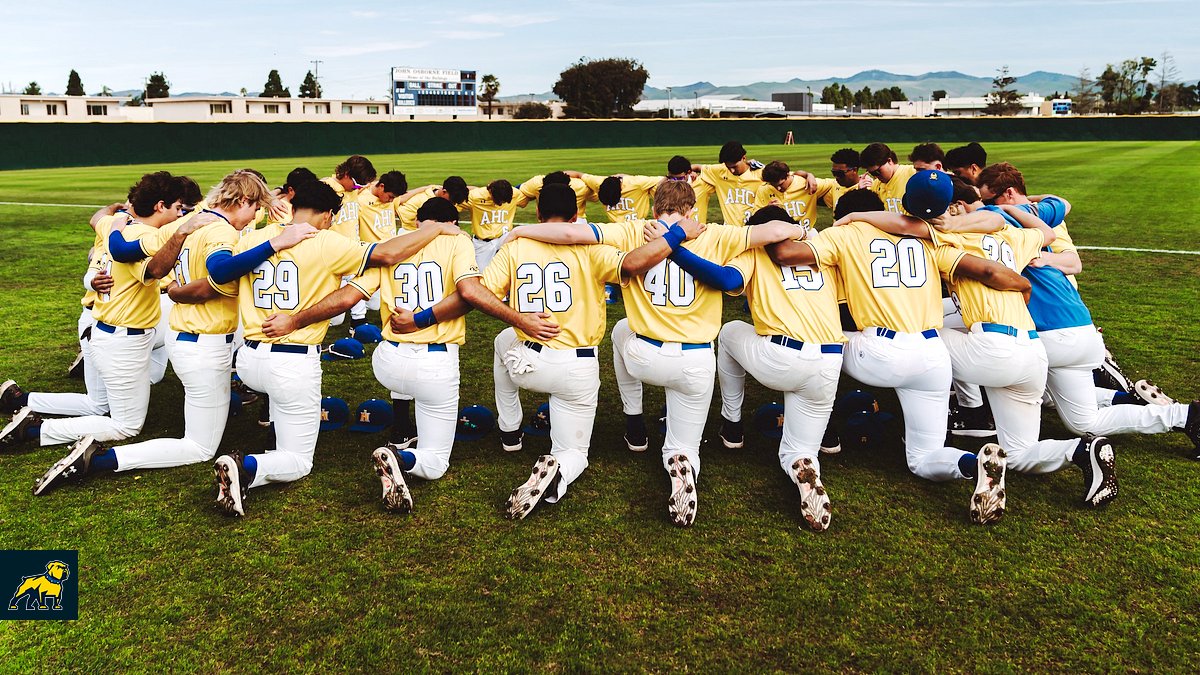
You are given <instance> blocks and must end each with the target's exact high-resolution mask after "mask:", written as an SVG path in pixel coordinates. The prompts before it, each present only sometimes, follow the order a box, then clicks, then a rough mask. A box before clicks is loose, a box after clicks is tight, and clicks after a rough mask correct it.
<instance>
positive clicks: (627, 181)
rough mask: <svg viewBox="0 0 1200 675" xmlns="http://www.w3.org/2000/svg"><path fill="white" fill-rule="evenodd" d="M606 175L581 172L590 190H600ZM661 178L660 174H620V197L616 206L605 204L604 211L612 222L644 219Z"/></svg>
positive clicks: (648, 212) (648, 214)
mask: <svg viewBox="0 0 1200 675" xmlns="http://www.w3.org/2000/svg"><path fill="white" fill-rule="evenodd" d="M605 178H608V176H593V175H592V174H590V173H585V174H583V178H582V180H583V182H584V183H586V184H587V186H588V189H589V190H591V191H592V192H599V191H600V184H601V183H603V182H604V179H605ZM662 180H663V178H662V176H621V199H620V201H618V202H617V205H616V206H605V207H604V211H605V213H607V214H608V219H609V220H610V221H612V222H614V223H615V222H619V221H622V220H645V219H646V218H648V217H649V216H650V206H651V202H652V201H653V199H654V191H655V190H656V189H658V184H659V183H661V182H662Z"/></svg>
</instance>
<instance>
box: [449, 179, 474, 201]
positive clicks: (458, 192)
mask: <svg viewBox="0 0 1200 675" xmlns="http://www.w3.org/2000/svg"><path fill="white" fill-rule="evenodd" d="M442 189H443V190H445V191H446V196H447V197H448V198H449V199H450V203H451V204H461V203H463V202H465V201H467V193H468V192H470V190H468V189H467V181H465V180H463V177H462V176H447V177H446V180H444V181H442Z"/></svg>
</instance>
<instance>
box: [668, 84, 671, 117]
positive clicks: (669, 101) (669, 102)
mask: <svg viewBox="0 0 1200 675" xmlns="http://www.w3.org/2000/svg"><path fill="white" fill-rule="evenodd" d="M671 115H672V112H671V88H670V87H667V119H671Z"/></svg>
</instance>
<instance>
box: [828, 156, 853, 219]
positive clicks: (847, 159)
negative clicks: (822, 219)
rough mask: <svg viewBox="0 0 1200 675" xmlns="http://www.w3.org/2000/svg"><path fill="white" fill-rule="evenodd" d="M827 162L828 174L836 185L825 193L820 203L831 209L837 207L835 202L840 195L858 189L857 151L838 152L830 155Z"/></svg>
mask: <svg viewBox="0 0 1200 675" xmlns="http://www.w3.org/2000/svg"><path fill="white" fill-rule="evenodd" d="M829 161H830V166H829V173H830V174H831V175H832V176H833V180H834V182H835V183H837V185H835V186H834V187H832V188H831V189H830V190H829V192H827V193H825V196H824V197H823V198H822V200H821V201H822V202H824V204H825V206H828V207H829V208H831V209H832V208H834V207H836V206H837V201H838V199H840V198H841V196H842V195H844V194H846V192H848V191H850V190H853V189H854V188H856V187H858V167H859V166H860V165H859V156H858V151H857V150H855V149H854V148H842V149H841V150H838V151H837V152H835V153H833V154H832V155H830V157H829Z"/></svg>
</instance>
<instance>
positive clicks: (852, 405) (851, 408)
mask: <svg viewBox="0 0 1200 675" xmlns="http://www.w3.org/2000/svg"><path fill="white" fill-rule="evenodd" d="M833 412H834V414H835V415H839V416H841V417H848V416H850V415H852V414H854V413H857V412H866V413H877V412H879V401H877V400H875V396H874V395H872V394H870V393H868V392H865V391H863V390H862V389H855V390H854V391H850V392H846V393H845V394H843V395H842V397H841V398H839V399H838V400H837V403H835V404H834V405H833Z"/></svg>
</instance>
